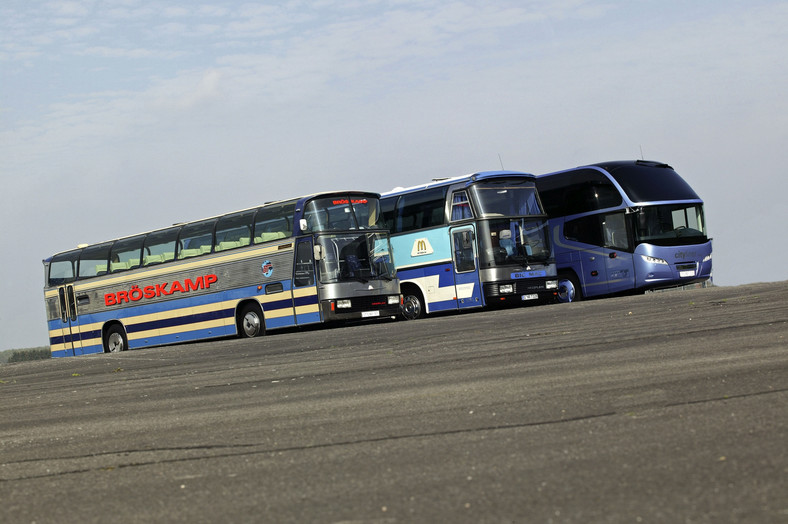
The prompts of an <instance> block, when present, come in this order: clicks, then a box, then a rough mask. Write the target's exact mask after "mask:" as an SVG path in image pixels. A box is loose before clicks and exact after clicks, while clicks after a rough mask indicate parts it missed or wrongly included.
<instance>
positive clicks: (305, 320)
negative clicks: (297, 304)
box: [298, 313, 322, 326]
mask: <svg viewBox="0 0 788 524" xmlns="http://www.w3.org/2000/svg"><path fill="white" fill-rule="evenodd" d="M321 320H322V319H321V318H320V313H300V314H299V315H298V325H299V326H303V325H304V324H314V323H315V322H320V321H321Z"/></svg>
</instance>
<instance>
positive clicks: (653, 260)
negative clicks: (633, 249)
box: [640, 255, 668, 266]
mask: <svg viewBox="0 0 788 524" xmlns="http://www.w3.org/2000/svg"><path fill="white" fill-rule="evenodd" d="M640 256H641V257H643V260H645V261H646V262H648V263H649V264H660V265H663V266H667V265H668V261H667V260H662V259H661V258H657V257H650V256H646V255H640Z"/></svg>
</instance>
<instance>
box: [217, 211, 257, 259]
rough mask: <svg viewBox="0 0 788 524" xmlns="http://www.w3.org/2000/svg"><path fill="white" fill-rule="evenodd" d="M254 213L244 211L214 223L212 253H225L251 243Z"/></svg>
mask: <svg viewBox="0 0 788 524" xmlns="http://www.w3.org/2000/svg"><path fill="white" fill-rule="evenodd" d="M254 214H255V211H254V210H252V211H244V212H241V213H235V214H233V215H226V216H223V217H221V218H220V219H219V221H218V222H217V223H216V242H215V244H214V251H225V250H227V249H232V248H235V247H243V246H248V245H249V244H251V243H252V226H253V225H254Z"/></svg>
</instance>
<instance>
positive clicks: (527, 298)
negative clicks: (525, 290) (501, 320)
mask: <svg viewBox="0 0 788 524" xmlns="http://www.w3.org/2000/svg"><path fill="white" fill-rule="evenodd" d="M520 298H521V299H523V300H536V299H537V298H539V295H536V294H533V295H523V296H521V297H520Z"/></svg>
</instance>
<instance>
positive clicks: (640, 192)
mask: <svg viewBox="0 0 788 524" xmlns="http://www.w3.org/2000/svg"><path fill="white" fill-rule="evenodd" d="M608 172H609V173H610V174H611V175H612V176H613V178H615V179H616V182H618V184H619V185H620V186H621V187H622V189H623V190H624V191H625V192H626V194H627V196H628V197H629V199H630V200H631V201H632V202H635V203H638V202H662V201H665V200H699V199H700V197H699V196H698V194H697V193H696V192H695V190H694V189H692V188H691V187H690V185H689V184H688V183H687V182H685V181H684V179H683V178H681V177H680V176H679V174H678V173H676V172H675V171H673V169H671V168H670V166H667V165H665V164H653V163H631V164H626V165H620V166H619V165H616V166H613V167H608Z"/></svg>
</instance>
